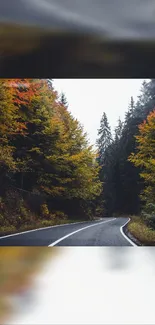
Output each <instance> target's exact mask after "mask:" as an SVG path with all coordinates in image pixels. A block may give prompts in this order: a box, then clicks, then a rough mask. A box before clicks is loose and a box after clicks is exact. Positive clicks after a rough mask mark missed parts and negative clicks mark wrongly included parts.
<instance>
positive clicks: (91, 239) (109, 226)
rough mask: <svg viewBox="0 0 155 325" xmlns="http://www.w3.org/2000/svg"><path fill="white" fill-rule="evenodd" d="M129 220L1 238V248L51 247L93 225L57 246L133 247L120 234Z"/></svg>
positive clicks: (111, 220) (65, 226)
mask: <svg viewBox="0 0 155 325" xmlns="http://www.w3.org/2000/svg"><path fill="white" fill-rule="evenodd" d="M127 220H128V218H117V219H114V218H104V219H102V220H99V221H90V222H84V223H76V224H69V225H61V226H56V227H51V228H48V229H42V230H37V231H33V232H27V233H24V234H18V235H13V236H10V237H6V238H2V237H0V246H49V245H51V244H52V243H54V242H55V241H58V240H60V239H61V238H62V237H64V236H67V235H69V234H70V233H72V232H74V231H77V230H80V229H82V228H84V227H88V226H92V225H94V226H93V227H89V228H86V229H83V230H81V231H79V232H77V233H75V234H72V235H71V236H69V237H67V238H65V239H64V240H62V241H60V242H58V243H56V245H55V246H132V245H131V244H130V242H129V241H128V240H127V239H126V238H125V237H124V236H123V235H122V233H121V232H120V227H121V226H123V225H124V224H125V223H126V222H127ZM103 221H104V222H103ZM107 221H108V222H107ZM101 222H103V223H101Z"/></svg>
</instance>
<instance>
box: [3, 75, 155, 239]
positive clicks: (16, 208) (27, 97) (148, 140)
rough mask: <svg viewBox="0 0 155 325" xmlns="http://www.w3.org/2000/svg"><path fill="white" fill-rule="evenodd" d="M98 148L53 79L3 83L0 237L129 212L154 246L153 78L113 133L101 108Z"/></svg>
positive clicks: (144, 83) (154, 83)
mask: <svg viewBox="0 0 155 325" xmlns="http://www.w3.org/2000/svg"><path fill="white" fill-rule="evenodd" d="M131 95H132V94H131ZM81 105H82V102H81ZM114 109H115V105H114ZM96 145H97V150H94V148H93V146H91V145H90V143H89V141H88V137H87V134H86V133H85V131H84V129H83V126H82V125H81V124H80V123H79V121H78V120H77V119H76V118H75V117H73V116H72V114H71V113H70V111H69V108H68V103H67V99H66V97H65V94H58V93H57V91H56V90H55V89H54V87H53V81H52V80H48V79H44V80H40V79H11V80H10V79H7V80H1V82H0V184H1V187H0V233H7V232H14V231H22V230H28V229H33V228H40V227H46V226H52V225H55V224H61V223H69V222H75V221H86V220H93V219H94V218H97V217H104V216H109V217H111V216H112V215H117V216H121V215H122V216H123V215H129V216H138V217H137V219H136V223H135V221H134V222H133V218H132V222H131V223H130V225H129V228H130V231H131V232H132V233H133V228H134V235H135V236H136V237H137V238H138V237H139V234H141V233H142V231H139V228H141V227H143V232H144V227H145V233H146V231H147V232H148V236H150V237H149V238H150V241H151V242H152V243H154V239H151V238H153V237H152V236H153V232H154V230H155V80H154V79H151V80H150V81H148V82H146V81H144V82H143V84H142V88H141V92H140V94H139V97H138V100H137V101H136V102H135V101H134V98H133V97H131V100H130V103H129V107H128V110H127V112H126V114H125V118H124V121H121V119H120V118H119V119H118V123H117V126H116V128H115V130H114V132H112V131H111V127H110V125H109V122H108V117H107V115H106V113H105V112H104V107H103V115H102V117H101V122H100V128H99V130H98V138H97V142H96ZM134 218H135V217H134ZM134 220H135V219H134ZM139 222H140V223H139ZM138 224H139V228H137V227H138ZM135 229H137V233H136V232H135ZM141 229H142V228H141Z"/></svg>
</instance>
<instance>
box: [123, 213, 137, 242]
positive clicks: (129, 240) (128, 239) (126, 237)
mask: <svg viewBox="0 0 155 325" xmlns="http://www.w3.org/2000/svg"><path fill="white" fill-rule="evenodd" d="M130 220H131V219H130V218H129V220H127V222H125V224H124V225H123V226H121V227H120V232H121V234H122V235H123V237H124V238H125V239H126V240H127V241H128V242H129V243H130V244H131V245H132V246H138V245H136V244H135V243H134V242H133V241H132V240H131V239H130V238H129V237H128V236H126V235H125V233H124V231H123V228H124V227H125V225H127V223H128V222H129V221H130Z"/></svg>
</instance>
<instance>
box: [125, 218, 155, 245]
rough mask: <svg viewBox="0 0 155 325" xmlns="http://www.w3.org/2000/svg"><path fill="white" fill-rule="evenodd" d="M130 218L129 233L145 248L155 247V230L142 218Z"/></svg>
mask: <svg viewBox="0 0 155 325" xmlns="http://www.w3.org/2000/svg"><path fill="white" fill-rule="evenodd" d="M130 218H131V221H130V222H129V223H128V225H127V229H128V231H129V232H130V233H131V234H132V235H133V236H134V237H135V238H136V239H138V240H139V241H140V242H141V244H142V245H143V246H155V230H154V229H152V228H151V227H150V226H148V225H147V224H146V222H145V220H144V219H143V218H142V217H139V216H130Z"/></svg>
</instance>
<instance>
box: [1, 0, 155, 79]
mask: <svg viewBox="0 0 155 325" xmlns="http://www.w3.org/2000/svg"><path fill="white" fill-rule="evenodd" d="M154 54H155V1H154V0H147V1H145V0H136V1H134V0H130V1H127V0H96V1H94V0H74V1H73V0H4V1H3V0H1V1H0V77H51V78H53V77H54V78H56V77H140V78H141V77H152V76H153V75H150V74H151V73H152V70H153V66H152V65H153V62H154Z"/></svg>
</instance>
